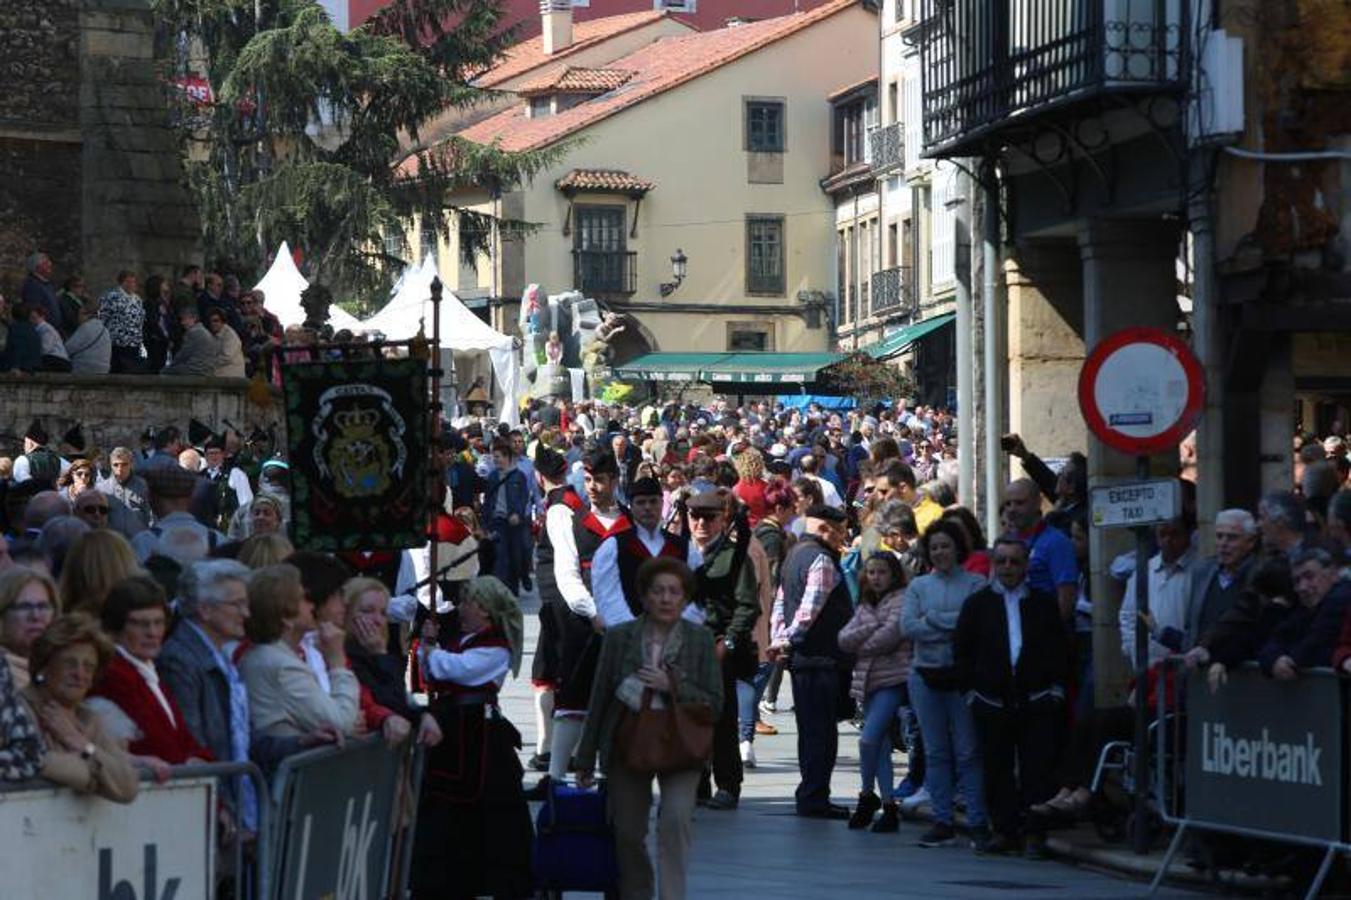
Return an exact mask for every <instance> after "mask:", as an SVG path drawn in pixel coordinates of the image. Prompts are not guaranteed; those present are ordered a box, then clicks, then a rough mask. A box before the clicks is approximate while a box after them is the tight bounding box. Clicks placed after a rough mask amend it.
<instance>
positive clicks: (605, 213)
mask: <svg viewBox="0 0 1351 900" xmlns="http://www.w3.org/2000/svg"><path fill="white" fill-rule="evenodd" d="M573 215H574V216H575V217H576V219H575V225H574V227H573V232H572V234H573V237H572V250H573V253H572V255H573V259H574V260H575V265H574V266H573V270H574V276H575V277H574V281H575V282H576V283H575V284H574V287H576V288H577V290H579V291H583V292H585V291H593V292H595V293H624V292H626V291H627V290H628V288H627V281H628V279H627V278H626V277H625V274H626V273H625V267H626V259H627V253H626V252H625V247H624V241H625V233H624V207H622V206H578V207H576V208H575V209H574V210H573Z"/></svg>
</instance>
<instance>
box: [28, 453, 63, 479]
mask: <svg viewBox="0 0 1351 900" xmlns="http://www.w3.org/2000/svg"><path fill="white" fill-rule="evenodd" d="M28 476H29V477H30V478H32V479H33V480H34V481H41V482H46V483H47V484H56V479H58V478H60V477H61V457H60V456H58V455H57V454H56V451H55V450H53V449H52V448H50V447H38V448H37V449H35V450H34V451H33V452H32V453H29V454H28Z"/></svg>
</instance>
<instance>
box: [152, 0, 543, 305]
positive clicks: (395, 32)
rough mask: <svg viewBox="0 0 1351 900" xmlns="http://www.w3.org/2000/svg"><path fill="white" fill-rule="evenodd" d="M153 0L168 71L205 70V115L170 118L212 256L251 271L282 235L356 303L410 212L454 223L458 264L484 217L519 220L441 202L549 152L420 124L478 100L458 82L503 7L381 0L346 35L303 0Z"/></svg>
mask: <svg viewBox="0 0 1351 900" xmlns="http://www.w3.org/2000/svg"><path fill="white" fill-rule="evenodd" d="M155 4H156V11H157V12H158V13H159V14H160V16H161V17H162V19H163V20H164V22H165V24H166V27H167V29H168V31H169V33H171V34H174V35H177V36H178V38H179V39H178V40H177V41H176V43H177V46H179V47H180V48H183V49H181V50H180V64H179V66H178V70H179V72H186V71H188V70H191V71H193V72H203V71H204V73H205V75H206V77H207V80H208V81H209V82H210V84H211V88H212V97H213V98H214V102H213V104H212V105H211V107H210V109H209V110H208V116H209V121H208V122H206V123H204V122H203V121H202V120H201V118H200V115H201V111H196V115H197V116H198V118H195V119H191V120H186V121H185V126H184V127H185V131H186V136H187V138H188V141H187V146H188V148H189V153H188V156H189V162H188V170H189V179H190V183H191V185H192V186H193V188H194V189H195V192H196V194H197V198H198V202H199V206H200V209H201V214H202V219H203V222H204V231H205V234H204V238H205V242H206V246H207V252H208V255H209V258H210V259H211V260H212V261H213V262H216V263H218V264H219V263H221V262H223V261H229V264H230V265H232V266H234V267H236V268H238V269H241V270H243V271H245V272H247V271H250V270H256V269H257V268H258V266H259V265H260V263H261V262H262V260H263V259H264V257H265V255H266V254H267V253H269V252H270V251H271V250H272V249H273V248H275V247H276V246H277V245H278V244H279V243H280V242H281V241H282V240H287V241H290V242H291V244H292V246H295V247H298V248H300V249H301V250H302V252H303V253H304V254H305V258H306V261H307V263H308V265H309V268H310V272H311V278H312V280H316V281H322V282H324V283H326V284H327V285H329V286H331V287H332V288H333V289H334V292H335V293H336V295H337V296H338V297H339V298H341V299H342V300H344V301H356V302H358V303H361V302H362V301H366V300H370V299H373V298H375V297H378V296H381V295H383V294H384V292H385V291H386V290H387V289H388V286H389V283H390V280H391V278H392V276H393V275H394V274H395V273H396V272H397V271H398V270H399V269H400V268H401V267H402V266H403V264H404V262H405V261H404V260H400V259H397V258H395V257H393V256H390V255H389V254H387V253H385V252H384V249H383V248H384V244H383V237H384V235H385V234H387V233H389V232H390V231H400V232H401V231H404V230H406V229H407V227H408V226H409V225H410V224H411V222H412V219H413V218H414V217H415V216H421V217H423V221H424V223H426V225H425V226H424V227H432V228H435V229H437V230H438V231H440V232H441V233H442V234H445V233H446V232H447V230H448V229H449V228H451V227H456V228H458V230H459V232H460V236H461V238H462V244H461V246H462V247H463V249H464V252H465V255H466V256H468V257H472V255H473V254H474V253H476V252H482V251H484V250H486V249H487V247H488V243H489V240H490V236H491V234H492V232H493V229H494V226H496V227H497V229H498V230H499V233H501V234H503V235H504V236H510V235H513V234H518V233H521V232H523V231H526V230H528V229H529V227H530V226H529V225H528V224H526V223H522V222H513V221H508V220H496V221H495V220H494V219H493V218H492V217H491V216H486V215H483V214H482V213H475V212H472V211H469V210H456V209H453V208H448V207H447V206H446V198H447V196H448V195H449V192H450V191H451V190H452V189H454V188H462V187H465V186H471V187H477V188H481V189H483V190H485V191H487V192H488V193H489V195H490V196H495V195H496V194H498V193H500V192H502V191H505V190H508V189H510V188H511V187H512V186H513V185H515V184H517V183H519V182H520V181H521V180H523V179H526V178H529V177H530V176H531V175H533V174H534V173H535V172H537V171H539V170H540V169H541V168H543V167H544V166H547V165H548V164H549V163H550V162H552V161H553V160H554V159H556V158H557V157H558V155H559V154H560V152H561V150H558V149H555V150H551V151H545V152H542V153H533V154H530V153H527V154H515V153H506V152H504V151H502V150H501V149H500V148H497V147H482V146H478V145H474V144H471V143H468V142H465V141H458V140H454V139H452V140H450V141H449V142H446V143H438V142H437V141H436V140H434V139H433V138H434V137H435V136H434V135H433V134H432V132H433V131H434V128H432V127H431V126H432V123H434V122H435V121H436V120H438V119H439V118H441V117H444V116H445V115H446V114H448V113H453V112H455V111H457V110H465V109H468V108H471V107H473V106H475V105H477V104H480V103H483V102H484V101H485V100H487V99H488V98H490V97H491V96H492V94H491V93H490V92H487V91H483V90H480V89H478V88H476V87H474V86H473V85H472V84H471V83H470V81H471V79H472V78H473V76H474V75H475V74H476V73H478V72H481V71H483V70H484V69H485V68H487V67H489V66H491V65H492V64H493V63H494V61H495V60H497V59H498V58H499V57H500V55H501V53H502V51H503V50H504V49H505V48H506V47H508V46H510V44H511V43H512V42H513V40H514V38H513V36H512V30H511V29H507V28H504V27H503V25H502V6H501V0H394V2H391V3H390V4H389V5H387V6H386V7H385V8H383V9H382V10H381V11H380V12H379V13H377V14H376V15H375V17H374V18H372V19H371V20H370V21H369V22H367V23H366V24H365V25H363V26H362V27H360V28H357V29H354V30H352V31H350V32H348V33H347V34H343V33H341V32H339V31H338V29H337V28H335V27H334V26H333V23H332V22H331V21H330V20H329V18H328V15H327V13H326V12H325V11H324V9H323V7H321V6H320V5H319V4H318V3H317V2H315V0H155ZM447 23H453V24H447ZM189 48H190V49H189ZM198 57H203V58H200V59H199V58H198ZM189 60H191V65H189ZM204 125H205V127H203V126H204ZM458 213H463V214H461V215H457V214H458Z"/></svg>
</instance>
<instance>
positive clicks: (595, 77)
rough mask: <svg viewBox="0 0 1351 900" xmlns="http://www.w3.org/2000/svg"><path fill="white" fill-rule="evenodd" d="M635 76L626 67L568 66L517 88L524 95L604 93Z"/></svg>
mask: <svg viewBox="0 0 1351 900" xmlns="http://www.w3.org/2000/svg"><path fill="white" fill-rule="evenodd" d="M632 77H633V73H632V72H629V71H625V70H624V69H584V68H580V67H577V66H567V67H565V68H564V69H563V70H562V71H561V72H558V73H557V74H555V75H546V76H544V77H543V78H536V79H535V80H534V81H531V82H530V83H529V84H523V85H521V86H520V87H519V88H517V89H516V93H518V94H520V95H521V96H522V97H529V96H530V95H532V94H553V93H573V94H603V93H605V92H606V91H613V90H614V89H615V88H617V87H619V86H620V85H621V84H623V83H624V82H626V81H628V80H629V79H630V78H632Z"/></svg>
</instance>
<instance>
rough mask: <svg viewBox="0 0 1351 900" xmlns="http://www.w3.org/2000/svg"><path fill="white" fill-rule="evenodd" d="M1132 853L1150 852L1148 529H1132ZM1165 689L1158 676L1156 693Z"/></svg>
mask: <svg viewBox="0 0 1351 900" xmlns="http://www.w3.org/2000/svg"><path fill="white" fill-rule="evenodd" d="M1135 474H1136V476H1137V477H1139V478H1140V480H1141V481H1143V480H1145V479H1147V478H1149V457H1148V456H1137V457H1136V458H1135ZM1135 611H1136V614H1137V615H1136V621H1135V835H1134V837H1135V852H1136V853H1141V854H1143V853H1148V852H1149V824H1148V821H1147V820H1148V817H1147V816H1146V814H1145V813H1146V810H1147V808H1148V806H1149V752H1148V751H1149V631H1148V630H1147V629H1146V628H1145V627H1144V623H1143V621H1142V620H1143V618H1144V617H1145V616H1146V615H1148V614H1149V529H1148V528H1137V529H1135ZM1163 689H1164V673H1163V672H1162V671H1160V673H1159V686H1158V690H1160V691H1162V690H1163Z"/></svg>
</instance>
